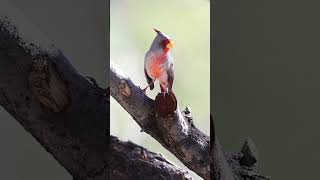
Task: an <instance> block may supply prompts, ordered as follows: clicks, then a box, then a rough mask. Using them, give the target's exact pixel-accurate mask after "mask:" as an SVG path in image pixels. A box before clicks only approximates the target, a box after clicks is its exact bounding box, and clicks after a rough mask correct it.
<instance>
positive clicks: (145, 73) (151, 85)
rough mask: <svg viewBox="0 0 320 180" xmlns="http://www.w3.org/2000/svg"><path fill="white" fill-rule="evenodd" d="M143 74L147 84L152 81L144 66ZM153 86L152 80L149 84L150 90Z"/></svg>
mask: <svg viewBox="0 0 320 180" xmlns="http://www.w3.org/2000/svg"><path fill="white" fill-rule="evenodd" d="M144 75H145V76H146V80H147V82H148V84H150V83H151V82H152V79H151V77H149V75H148V73H147V70H146V68H144ZM153 88H154V83H153V82H152V83H151V84H150V90H153Z"/></svg>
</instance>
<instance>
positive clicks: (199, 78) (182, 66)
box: [110, 0, 210, 179]
mask: <svg viewBox="0 0 320 180" xmlns="http://www.w3.org/2000/svg"><path fill="white" fill-rule="evenodd" d="M110 5H111V7H110V11H111V12H110V56H111V61H112V62H114V63H115V64H117V65H118V66H119V67H120V69H122V70H123V71H124V72H125V73H126V74H127V75H128V76H129V77H130V78H131V79H132V81H133V82H134V83H136V84H137V85H139V86H140V87H145V86H146V85H147V82H146V80H145V76H144V72H143V67H144V65H143V63H144V55H145V53H146V52H147V51H148V50H149V47H150V45H151V42H152V40H153V39H154V37H155V36H156V33H155V32H154V31H153V28H157V29H159V30H160V31H162V32H164V33H166V34H167V35H169V36H170V37H171V38H172V40H173V42H174V47H173V49H172V50H171V55H172V57H173V60H174V63H175V81H174V86H173V89H174V92H175V94H176V96H177V100H178V106H179V107H180V109H182V108H185V106H186V105H190V107H191V109H192V113H193V115H194V116H195V118H196V121H195V124H196V126H197V127H198V128H199V129H201V130H202V131H203V132H205V133H206V134H208V135H209V134H210V131H209V114H210V3H209V1H206V0H184V1H182V0H162V1H156V0H135V1H129V0H111V4H110ZM158 92H160V89H159V84H158V82H156V88H155V90H153V91H150V90H149V91H147V94H148V96H149V97H151V98H153V99H154V98H155V96H156V94H157V93H158ZM110 128H111V130H110V132H111V134H113V135H116V136H118V137H119V138H120V139H122V140H130V141H133V142H135V143H137V144H140V145H143V146H144V147H146V148H148V149H150V150H152V151H154V152H159V153H162V154H164V155H165V156H166V157H167V158H168V159H169V160H171V161H172V162H174V163H175V164H177V165H179V166H182V164H181V163H179V162H178V160H177V159H176V158H175V157H174V156H172V155H171V154H170V153H169V152H168V151H167V150H165V149H164V148H163V147H162V146H161V145H160V144H159V143H158V142H157V141H155V140H154V139H153V138H151V137H150V136H149V135H148V134H146V133H141V132H140V127H139V126H138V125H137V124H136V123H135V121H134V120H133V119H132V117H131V116H130V115H129V114H128V113H127V112H126V111H125V110H123V108H122V107H121V106H120V105H119V104H118V103H117V102H116V101H115V100H114V99H112V98H111V123H110ZM193 175H194V177H195V178H196V179H199V177H197V176H196V175H195V174H193Z"/></svg>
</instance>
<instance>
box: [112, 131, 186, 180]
mask: <svg viewBox="0 0 320 180" xmlns="http://www.w3.org/2000/svg"><path fill="white" fill-rule="evenodd" d="M110 146H111V149H112V150H111V160H110V166H112V167H114V168H112V170H111V171H110V177H112V178H113V179H118V180H121V179H123V180H127V179H167V180H181V179H185V180H189V179H192V178H191V176H190V175H189V174H188V172H187V171H184V170H182V169H180V168H177V167H175V166H174V165H173V164H172V163H170V162H169V161H168V160H167V159H165V158H164V157H163V156H162V155H161V154H156V153H153V152H150V151H148V150H147V149H145V148H143V147H141V146H138V145H136V144H133V143H132V142H121V141H119V140H118V139H117V138H116V137H113V136H111V144H110ZM128 166H130V168H128Z"/></svg>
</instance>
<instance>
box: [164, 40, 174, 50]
mask: <svg viewBox="0 0 320 180" xmlns="http://www.w3.org/2000/svg"><path fill="white" fill-rule="evenodd" d="M172 47H173V42H172V40H169V43H168V44H167V45H166V48H168V49H171V48H172Z"/></svg>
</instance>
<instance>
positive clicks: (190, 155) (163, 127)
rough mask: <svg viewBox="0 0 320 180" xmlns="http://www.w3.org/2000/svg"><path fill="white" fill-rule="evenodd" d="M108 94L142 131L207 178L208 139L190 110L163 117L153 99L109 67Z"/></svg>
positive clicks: (118, 71)
mask: <svg viewBox="0 0 320 180" xmlns="http://www.w3.org/2000/svg"><path fill="white" fill-rule="evenodd" d="M110 72H111V73H110V95H111V96H112V97H113V98H114V99H116V101H118V103H119V104H120V105H121V106H122V107H123V108H124V109H125V110H126V111H127V112H128V113H129V114H130V115H131V116H132V117H133V119H134V120H135V121H136V122H137V123H138V124H139V125H140V127H141V128H142V130H143V131H144V132H146V133H148V134H150V135H151V136H152V137H153V138H155V139H156V140H157V141H158V142H159V143H161V144H162V146H163V147H165V148H166V149H168V150H169V151H170V152H171V153H173V154H174V155H175V156H176V157H177V158H178V159H179V160H180V161H181V162H182V163H183V164H185V165H186V166H187V167H188V168H189V169H190V170H192V171H194V172H195V173H197V174H198V175H199V176H201V177H202V178H204V179H210V162H211V161H210V138H209V136H207V135H206V134H204V133H202V132H201V131H199V130H198V129H197V128H196V127H195V126H194V124H193V122H192V121H193V117H192V116H191V114H190V112H186V111H183V112H180V110H179V109H176V111H175V112H174V113H173V114H172V115H169V116H166V117H163V116H162V115H161V114H158V113H156V111H155V108H156V107H155V102H154V101H153V100H152V99H150V98H148V97H147V96H146V95H145V94H144V93H143V91H142V90H141V89H140V88H139V87H137V86H136V85H134V84H133V82H132V81H131V80H130V79H129V78H128V77H127V76H126V75H125V74H123V73H122V72H121V70H119V69H117V68H116V67H115V65H111V67H110Z"/></svg>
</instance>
